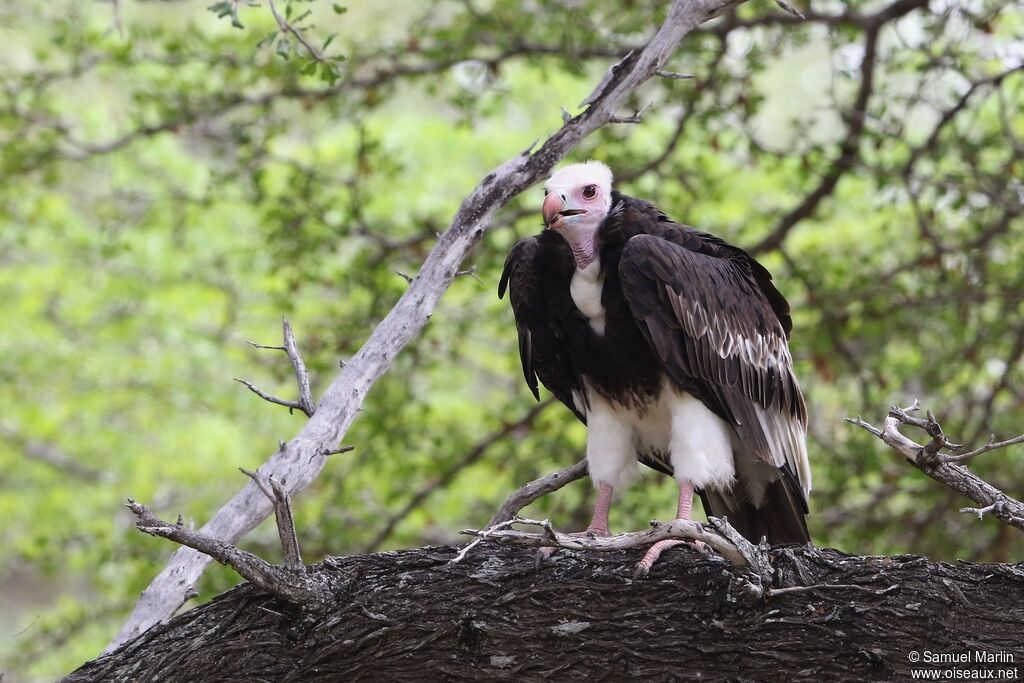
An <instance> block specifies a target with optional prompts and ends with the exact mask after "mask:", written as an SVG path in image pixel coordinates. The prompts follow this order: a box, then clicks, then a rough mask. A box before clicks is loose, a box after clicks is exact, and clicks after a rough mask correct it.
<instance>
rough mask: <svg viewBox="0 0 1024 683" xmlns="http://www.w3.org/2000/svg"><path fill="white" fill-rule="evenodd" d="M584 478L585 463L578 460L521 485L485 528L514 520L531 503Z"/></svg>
mask: <svg viewBox="0 0 1024 683" xmlns="http://www.w3.org/2000/svg"><path fill="white" fill-rule="evenodd" d="M585 476H587V461H586V460H580V461H579V462H578V463H576V464H575V465H570V466H569V467H566V468H564V469H561V470H558V471H557V472H552V473H551V474H546V475H544V476H543V477H541V478H540V479H534V480H533V481H531V482H529V483H528V484H523V486H522V487H520V488H519V489H518V490H516V491H514V492H513V493H512V494H511V495H510V496H509V497H508V498H506V499H505V502H504V503H502V504H501V507H500V508H498V511H497V512H495V513H494V516H493V517H491V521H490V522H488V523H487V528H493V527H495V526H497V525H498V524H502V523H504V522H507V521H509V520H510V519H513V518H515V517H516V515H518V514H519V511H520V510H522V509H523V508H524V507H526V506H527V505H529V504H530V503H532V502H533V501H535V500H537V499H538V498H542V497H544V496H546V495H548V494H549V493H554V492H555V491H557V490H558V489H560V488H562V487H563V486H565V485H566V484H571V483H572V482H574V481H576V480H577V479H582V478H583V477H585Z"/></svg>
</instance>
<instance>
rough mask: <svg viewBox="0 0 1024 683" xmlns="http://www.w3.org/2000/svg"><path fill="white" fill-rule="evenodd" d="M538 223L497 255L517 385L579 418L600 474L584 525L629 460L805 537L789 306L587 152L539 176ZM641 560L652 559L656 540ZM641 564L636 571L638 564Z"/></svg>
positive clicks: (722, 506)
mask: <svg viewBox="0 0 1024 683" xmlns="http://www.w3.org/2000/svg"><path fill="white" fill-rule="evenodd" d="M542 214H543V217H544V230H543V231H542V232H541V233H540V234H539V235H536V236H533V237H527V238H525V239H522V240H520V241H519V242H517V243H516V244H515V246H514V247H513V248H512V251H511V252H510V253H509V255H508V258H507V259H506V261H505V267H504V271H503V272H502V276H501V280H500V283H499V285H498V296H499V297H504V295H505V292H506V291H507V292H508V295H509V300H510V303H511V305H512V311H513V314H514V317H515V323H516V329H517V331H518V334H519V355H520V358H521V360H522V365H523V374H524V376H525V377H526V384H527V385H528V386H529V388H530V390H531V391H532V392H533V395H534V396H535V397H536V398H538V399H539V398H540V396H539V393H538V381H539V382H540V383H542V384H543V385H544V386H545V387H547V389H548V390H549V391H551V393H552V394H554V395H555V397H557V398H558V399H559V400H560V401H561V402H562V403H563V404H565V406H566V407H568V409H569V410H571V411H572V412H573V413H574V414H575V415H576V417H577V418H579V419H580V420H582V421H583V422H584V423H585V424H586V426H587V448H586V454H587V467H588V470H589V473H590V478H591V480H592V481H593V483H594V486H595V487H596V488H597V503H596V505H595V508H594V514H593V519H592V521H591V523H590V525H589V527H588V529H587V531H586V532H581V533H590V534H595V535H599V536H608V535H610V532H609V529H608V511H609V506H610V504H611V500H612V494H613V491H615V490H616V489H619V488H621V487H623V486H625V485H626V484H628V483H629V481H630V479H631V478H632V476H633V475H634V473H635V472H636V470H637V466H636V465H637V462H640V463H642V464H644V465H646V466H648V467H651V468H653V469H655V470H658V471H660V472H663V473H665V474H668V475H670V476H672V477H674V478H675V480H676V482H677V483H678V485H679V500H678V508H677V513H676V514H677V518H680V519H689V518H690V515H691V507H692V501H693V494H694V493H695V492H696V493H697V495H698V496H700V498H701V501H702V502H703V505H704V510H705V512H706V513H707V514H709V515H715V516H718V517H728V519H729V523H730V524H732V525H733V526H734V527H735V528H736V529H737V530H738V531H739V532H740V533H741V534H743V536H745V537H746V538H747V539H749V540H750V541H751V542H754V543H757V542H759V541H760V540H761V538H762V537H766V538H767V540H768V541H769V542H770V543H773V544H777V543H807V542H808V541H809V540H810V538H809V536H808V533H807V525H806V521H805V515H806V514H807V496H808V494H809V493H810V489H811V471H810V465H809V463H808V459H807V446H806V439H805V435H806V428H807V412H806V407H805V404H804V399H803V396H802V395H801V393H800V387H799V385H798V384H797V379H796V377H795V375H794V372H793V358H792V356H791V355H790V351H789V344H788V340H789V334H790V332H791V330H792V327H793V323H792V320H791V318H790V312H789V304H788V303H787V302H786V299H785V298H784V297H783V296H782V294H780V293H779V291H778V290H777V289H776V288H775V285H774V284H773V283H772V276H771V274H770V273H769V272H768V271H767V270H766V269H765V267H764V266H762V265H761V264H760V263H758V262H757V261H756V260H755V259H754V258H753V257H751V256H750V255H749V254H748V253H747V252H745V251H743V250H742V249H740V248H738V247H735V246H732V245H731V244H728V243H727V242H725V241H724V240H722V239H720V238H718V237H716V236H714V235H711V234H709V233H706V232H701V231H699V230H695V229H694V228H691V227H689V226H687V225H683V224H681V223H676V222H675V221H673V220H672V219H671V218H669V217H668V216H667V215H666V214H665V213H664V212H663V211H661V210H659V209H658V208H657V207H655V206H654V205H653V204H651V203H649V202H646V201H644V200H642V199H636V198H633V197H628V196H626V195H624V194H621V193H620V192H618V191H617V190H615V189H614V188H613V187H612V172H611V170H610V169H609V168H608V166H606V165H605V164H603V163H601V162H598V161H587V162H585V163H580V164H573V165H569V166H566V167H564V168H562V169H560V170H558V171H557V172H555V173H554V174H553V175H552V176H551V178H550V179H548V181H547V182H546V183H545V185H544V203H543V207H542ZM677 543H680V541H662V542H661V543H659V544H655V546H653V547H652V548H651V550H650V551H649V552H648V556H647V557H645V558H644V560H643V561H642V562H641V565H644V564H645V563H646V569H649V568H650V566H651V565H652V564H653V562H654V561H655V560H656V559H657V557H658V555H659V554H660V553H661V551H662V550H664V549H665V548H667V547H669V546H671V545H675V544H677ZM645 571H646V570H645Z"/></svg>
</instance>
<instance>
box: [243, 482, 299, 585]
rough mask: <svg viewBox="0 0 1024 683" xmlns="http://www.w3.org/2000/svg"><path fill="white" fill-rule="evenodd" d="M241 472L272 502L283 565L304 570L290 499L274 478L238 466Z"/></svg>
mask: <svg viewBox="0 0 1024 683" xmlns="http://www.w3.org/2000/svg"><path fill="white" fill-rule="evenodd" d="M238 469H239V470H241V472H242V474H244V475H245V476H247V477H249V478H250V479H252V480H253V481H254V482H256V485H257V486H259V487H260V490H261V491H263V495H265V496H266V497H267V498H269V499H270V501H271V502H272V503H273V504H274V519H275V520H276V521H277V535H278V537H279V538H280V539H281V551H282V552H283V553H284V566H285V568H287V569H290V570H291V571H296V572H301V571H304V570H305V565H304V564H303V563H302V554H301V553H300V552H299V537H298V534H296V532H295V517H294V515H293V514H292V499H291V497H290V496H289V495H288V493H287V492H285V490H284V489H283V488H282V487H281V484H280V483H278V481H277V480H276V479H274V478H272V477H271V478H269V479H268V478H266V477H264V476H263V475H262V474H260V473H259V472H250V471H249V470H247V469H245V468H244V467H239V468H238Z"/></svg>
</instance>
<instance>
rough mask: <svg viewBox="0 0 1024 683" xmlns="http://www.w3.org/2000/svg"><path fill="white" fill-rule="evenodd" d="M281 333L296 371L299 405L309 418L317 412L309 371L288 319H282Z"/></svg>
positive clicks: (289, 358)
mask: <svg viewBox="0 0 1024 683" xmlns="http://www.w3.org/2000/svg"><path fill="white" fill-rule="evenodd" d="M281 331H282V334H283V336H284V351H285V353H287V354H288V360H290V361H291V362H292V368H293V369H294V370H295V381H296V382H297V383H298V385H299V403H300V404H302V412H304V413H305V414H306V415H308V416H309V417H312V416H313V413H314V412H316V403H315V402H314V401H313V394H312V392H311V391H310V388H309V371H308V370H307V369H306V362H305V361H304V360H302V354H300V353H299V347H298V345H297V344H296V343H295V333H294V332H292V326H291V325H290V324H289V323H288V318H281Z"/></svg>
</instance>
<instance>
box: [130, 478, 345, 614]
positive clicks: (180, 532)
mask: <svg viewBox="0 0 1024 683" xmlns="http://www.w3.org/2000/svg"><path fill="white" fill-rule="evenodd" d="M242 473H243V474H245V475H246V476H247V477H249V478H250V479H251V480H252V481H253V483H254V484H256V486H257V487H258V488H259V490H260V491H261V492H263V494H264V495H265V496H266V497H267V499H268V500H269V501H270V502H271V504H272V505H273V508H274V517H275V518H276V520H277V531H278V534H279V535H280V538H281V549H282V551H283V553H284V566H283V567H278V566H276V565H273V564H270V563H269V562H267V561H265V560H263V559H261V558H259V557H257V556H256V555H253V554H252V553H250V552H247V551H245V550H241V549H240V548H236V547H235V546H233V545H231V544H230V543H225V542H224V541H221V540H220V539H217V538H213V537H211V536H209V535H207V534H204V533H203V532H201V531H195V530H193V529H191V528H189V527H187V526H185V524H184V522H183V520H182V517H181V515H178V521H177V522H175V523H174V524H170V523H169V522H165V521H163V520H161V519H159V518H158V517H157V516H156V515H154V514H153V513H152V511H150V509H149V508H147V507H146V506H145V505H143V504H142V503H138V502H136V501H134V500H132V499H131V498H129V499H128V502H127V503H125V507H127V508H128V509H129V510H131V511H132V513H133V514H134V515H135V516H136V518H137V521H136V522H135V526H136V527H137V528H138V529H139V531H143V532H145V533H147V534H149V535H151V536H159V537H161V538H166V539H168V540H170V541H174V542H175V543H178V544H180V545H183V546H186V547H188V548H192V549H193V550H197V551H199V552H201V553H203V554H204V555H206V556H208V557H210V558H212V559H214V560H217V561H218V562H220V563H221V564H223V565H226V566H228V567H231V568H232V569H234V570H235V571H236V572H238V574H239V575H241V576H242V578H244V579H247V580H248V581H251V582H252V583H254V584H256V585H257V586H259V587H260V588H262V589H263V590H265V591H267V592H268V593H272V594H273V595H276V596H278V597H279V598H281V599H282V600H286V601H288V602H290V603H293V604H296V605H303V606H307V607H315V606H316V605H319V604H322V603H323V602H324V600H326V599H327V598H328V593H327V589H326V588H325V587H324V586H323V585H322V584H321V583H319V582H318V581H316V580H315V579H314V578H313V577H312V576H311V575H310V574H309V573H308V572H307V571H306V567H305V565H304V564H302V557H301V555H300V554H299V540H298V535H297V534H296V532H295V519H294V517H293V515H292V501H291V498H290V497H289V495H288V493H287V492H285V490H284V488H282V486H281V485H280V484H279V483H278V482H277V481H275V480H274V479H273V478H268V477H265V476H263V474H261V473H260V472H250V471H248V470H245V469H243V470H242Z"/></svg>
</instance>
